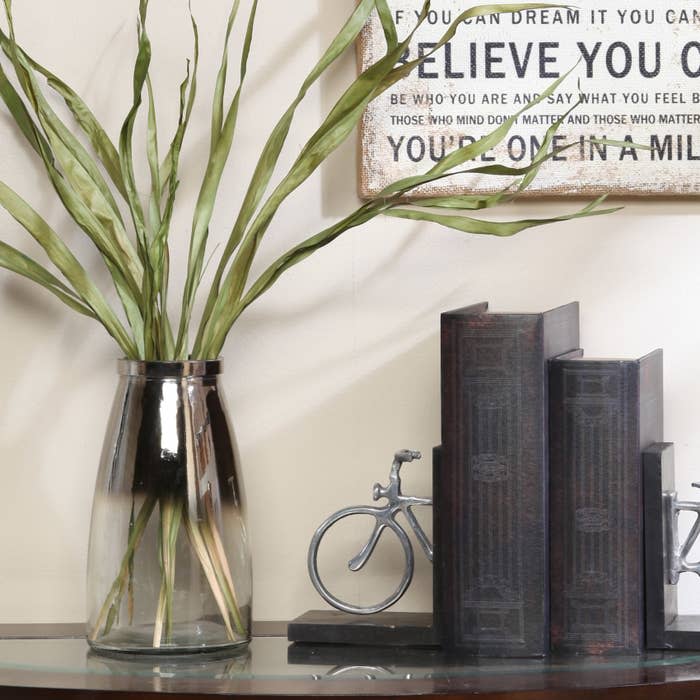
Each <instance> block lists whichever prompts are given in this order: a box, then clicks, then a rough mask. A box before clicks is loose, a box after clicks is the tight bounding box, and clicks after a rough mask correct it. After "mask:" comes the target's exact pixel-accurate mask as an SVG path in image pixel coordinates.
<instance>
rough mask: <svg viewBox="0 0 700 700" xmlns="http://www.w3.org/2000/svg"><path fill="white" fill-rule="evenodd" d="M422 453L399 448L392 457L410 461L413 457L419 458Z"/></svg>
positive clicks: (400, 460) (400, 461) (398, 460)
mask: <svg viewBox="0 0 700 700" xmlns="http://www.w3.org/2000/svg"><path fill="white" fill-rule="evenodd" d="M422 456H423V455H422V454H421V453H420V452H416V451H415V450H399V451H398V452H397V453H396V454H395V455H394V459H395V460H396V461H397V462H399V463H403V462H412V461H413V460H414V459H420V458H421V457H422Z"/></svg>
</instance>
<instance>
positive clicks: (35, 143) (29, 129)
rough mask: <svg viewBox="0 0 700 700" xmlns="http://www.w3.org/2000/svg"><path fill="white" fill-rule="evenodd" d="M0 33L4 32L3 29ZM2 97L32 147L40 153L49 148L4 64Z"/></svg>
mask: <svg viewBox="0 0 700 700" xmlns="http://www.w3.org/2000/svg"><path fill="white" fill-rule="evenodd" d="M0 34H2V32H1V31H0ZM0 98H2V101H3V102H4V103H5V105H6V106H7V108H8V109H9V110H10V114H11V115H12V118H13V119H14V120H15V123H16V124H17V126H18V127H19V128H20V130H21V131H22V133H23V134H24V137H25V138H26V139H27V141H28V142H29V144H30V145H31V147H32V148H33V149H34V150H35V151H36V152H37V153H39V152H40V150H41V149H42V148H47V149H48V144H47V143H46V140H45V139H44V137H43V136H42V135H41V134H40V133H39V130H38V129H37V127H36V125H35V124H34V121H33V119H32V116H31V115H30V113H29V110H28V109H27V107H26V105H25V104H24V102H23V101H22V98H21V97H20V96H19V93H18V92H17V90H15V88H14V85H12V83H11V82H10V81H9V80H8V78H7V74H6V73H5V71H4V70H3V69H2V66H0ZM40 140H42V141H43V143H41V144H40Z"/></svg>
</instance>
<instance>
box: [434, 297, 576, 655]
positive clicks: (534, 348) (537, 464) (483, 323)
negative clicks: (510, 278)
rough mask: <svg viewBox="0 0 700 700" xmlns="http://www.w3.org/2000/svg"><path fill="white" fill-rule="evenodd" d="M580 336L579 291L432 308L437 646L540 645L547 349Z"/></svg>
mask: <svg viewBox="0 0 700 700" xmlns="http://www.w3.org/2000/svg"><path fill="white" fill-rule="evenodd" d="M578 347H579V307H578V304H577V303H574V304H569V305H567V306H563V307H561V308H559V309H555V310H553V311H549V312H546V313H536V314H501V313H489V312H488V305H487V304H477V305H475V306H471V307H467V308H464V309H459V310H457V311H452V312H449V313H445V314H443V315H442V437H443V439H442V455H441V459H440V475H439V481H440V484H439V488H438V498H437V500H436V503H435V509H436V511H437V512H438V514H439V518H438V522H437V529H436V531H435V533H434V537H435V546H436V551H437V557H436V560H435V566H436V567H438V568H439V570H438V572H437V578H438V580H439V586H438V591H437V595H438V603H437V609H438V617H439V619H438V627H439V632H440V640H441V642H442V644H443V646H444V648H446V649H447V650H456V651H460V652H462V653H466V654H474V655H480V656H502V657H528V656H544V655H546V654H547V653H548V651H549V598H548V588H549V586H548V583H549V578H548V574H547V572H548V527H547V525H548V516H547V471H548V448H547V445H548V419H547V408H548V402H547V384H548V374H547V360H548V359H550V358H552V357H556V356H558V355H561V354H563V353H567V352H570V351H572V350H575V349H576V348H578Z"/></svg>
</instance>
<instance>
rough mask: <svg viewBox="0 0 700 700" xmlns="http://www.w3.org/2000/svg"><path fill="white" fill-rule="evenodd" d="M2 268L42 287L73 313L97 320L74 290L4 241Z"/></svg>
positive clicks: (0, 258) (0, 256)
mask: <svg viewBox="0 0 700 700" xmlns="http://www.w3.org/2000/svg"><path fill="white" fill-rule="evenodd" d="M0 267H4V268H5V269H6V270H10V271H11V272H14V273H15V274H18V275H20V276H22V277H25V278H26V279H28V280H31V281H32V282H36V284H39V285H41V286H42V287H44V289H47V290H48V291H50V292H51V293H52V294H54V295H55V296H57V297H58V298H59V299H60V300H61V301H62V302H63V303H64V304H66V305H68V306H69V307H70V308H71V309H73V311H77V312H78V313H79V314H83V316H88V317H89V318H92V319H95V318H96V316H95V314H94V313H93V312H92V311H91V310H90V309H89V308H88V307H87V306H85V304H83V303H81V301H80V299H79V298H78V297H77V296H76V294H75V292H73V290H72V289H70V288H69V287H67V286H66V285H65V284H63V282H61V281H60V280H59V279H58V278H57V277H55V276H54V275H52V274H51V273H50V272H49V271H48V270H47V269H46V268H45V267H42V266H41V265H39V263H37V262H35V261H34V260H32V259H31V258H30V257H29V256H27V255H25V254H24V253H22V252H20V251H19V250H17V249H16V248H13V247H12V246H9V245H7V243H3V242H2V241H0Z"/></svg>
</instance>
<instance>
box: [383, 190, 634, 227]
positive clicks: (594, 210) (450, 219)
mask: <svg viewBox="0 0 700 700" xmlns="http://www.w3.org/2000/svg"><path fill="white" fill-rule="evenodd" d="M604 200H605V197H600V198H599V199H596V200H595V201H594V202H591V204H589V205H588V206H586V207H584V208H583V209H581V210H580V211H577V212H574V213H573V214H565V215H563V216H555V217H552V218H546V219H523V220H522V221H484V220H482V219H473V218H471V217H467V216H449V215H445V214H436V213H434V212H429V211H419V210H413V209H391V210H389V211H386V212H384V213H385V215H386V216H394V217H397V218H401V219H409V220H411V221H430V222H432V223H435V224H440V225H441V226H446V227H448V228H451V229H454V230H456V231H462V232H463V233H474V234H488V235H490V236H502V237H503V236H513V235H515V234H516V233H520V232H521V231H525V230H526V229H529V228H533V227H535V226H544V225H545V224H553V223H555V222H561V221H570V220H572V219H580V218H583V217H589V216H602V215H604V214H612V213H613V212H616V211H619V210H620V209H621V208H622V207H615V208H611V209H598V207H599V206H600V204H602V202H603V201H604Z"/></svg>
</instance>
